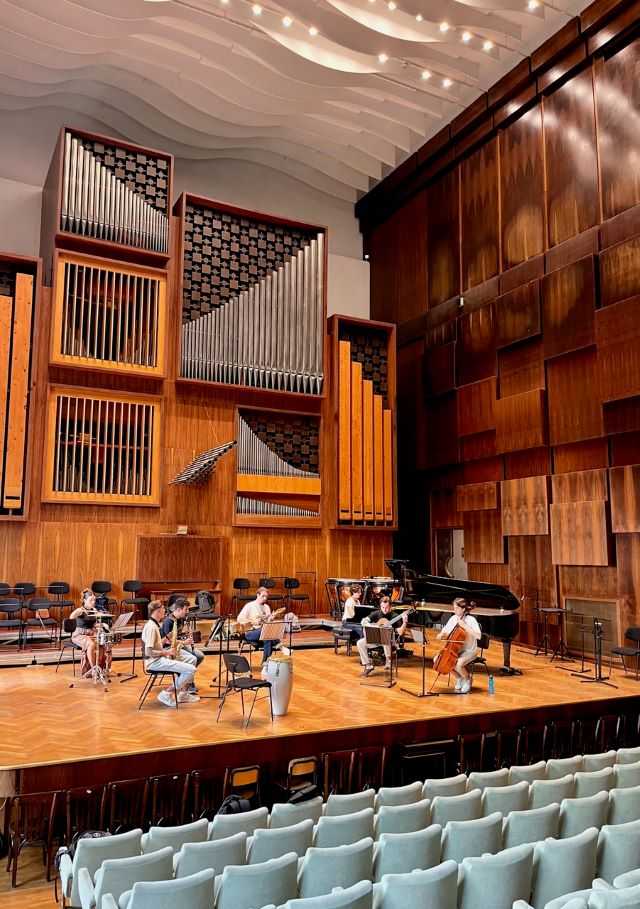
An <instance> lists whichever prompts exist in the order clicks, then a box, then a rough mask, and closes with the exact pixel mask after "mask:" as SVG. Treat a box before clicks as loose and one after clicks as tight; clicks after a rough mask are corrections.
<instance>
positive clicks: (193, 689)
mask: <svg viewBox="0 0 640 909" xmlns="http://www.w3.org/2000/svg"><path fill="white" fill-rule="evenodd" d="M187 691H188V692H189V694H197V693H198V689H197V688H196V686H195V685H189V687H188V688H187Z"/></svg>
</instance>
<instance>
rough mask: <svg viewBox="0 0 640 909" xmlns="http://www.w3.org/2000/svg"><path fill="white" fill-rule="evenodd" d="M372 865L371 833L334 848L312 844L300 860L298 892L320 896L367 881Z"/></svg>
mask: <svg viewBox="0 0 640 909" xmlns="http://www.w3.org/2000/svg"><path fill="white" fill-rule="evenodd" d="M372 866H373V840H372V839H371V837H365V838H364V839H362V840H360V841H359V842H358V843H351V844H349V845H348V846H339V847H337V848H335V847H334V848H327V849H324V848H318V847H316V846H311V847H310V848H309V849H307V851H306V853H305V856H304V858H303V859H302V862H301V864H300V873H299V875H298V887H299V895H300V896H301V897H309V896H322V894H324V893H331V891H332V890H333V889H334V887H351V886H352V885H353V884H357V883H358V881H370V880H371V874H372ZM218 909H220V907H218Z"/></svg>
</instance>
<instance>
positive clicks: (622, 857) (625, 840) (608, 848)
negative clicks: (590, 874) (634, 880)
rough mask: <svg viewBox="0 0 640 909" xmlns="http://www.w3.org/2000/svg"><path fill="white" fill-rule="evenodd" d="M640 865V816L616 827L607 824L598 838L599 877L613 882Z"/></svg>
mask: <svg viewBox="0 0 640 909" xmlns="http://www.w3.org/2000/svg"><path fill="white" fill-rule="evenodd" d="M638 867H640V818H639V819H638V820H635V821H630V822H629V823H628V824H619V825H617V826H615V827H613V826H609V825H605V826H604V827H602V829H601V830H600V835H599V839H598V877H601V878H603V879H604V880H605V881H608V882H609V883H611V882H612V881H613V880H614V878H616V877H618V875H620V874H624V873H625V872H626V871H630V870H631V869H632V868H638Z"/></svg>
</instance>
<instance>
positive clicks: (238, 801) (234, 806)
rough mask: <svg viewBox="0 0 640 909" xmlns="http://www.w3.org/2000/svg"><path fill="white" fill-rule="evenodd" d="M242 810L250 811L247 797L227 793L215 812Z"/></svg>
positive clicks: (225, 812) (236, 811) (239, 812)
mask: <svg viewBox="0 0 640 909" xmlns="http://www.w3.org/2000/svg"><path fill="white" fill-rule="evenodd" d="M243 811H251V802H250V801H249V799H243V798H240V796H239V795H228V796H227V797H226V799H225V800H224V802H223V803H222V805H220V807H219V808H218V811H217V812H216V813H217V814H242V812H243Z"/></svg>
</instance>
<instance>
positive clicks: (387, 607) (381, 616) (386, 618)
mask: <svg viewBox="0 0 640 909" xmlns="http://www.w3.org/2000/svg"><path fill="white" fill-rule="evenodd" d="M390 622H391V598H390V597H387V596H383V597H381V599H380V606H379V607H378V609H374V610H373V612H371V613H369V615H368V616H367V617H366V618H364V619H363V620H362V624H363V625H388V624H390ZM406 627H407V614H406V613H405V614H404V615H403V616H402V619H400V626H399V628H398V630H397V634H398V635H399V636H402V635H403V634H404V632H405V629H406ZM363 635H364V633H363ZM356 646H357V648H358V653H359V654H360V662H361V663H362V666H363V670H362V675H364V676H367V675H371V673H372V672H373V669H374V666H373V663H372V662H371V658H370V656H369V650H370V648H372V647H376V646H377V645H376V644H367V640H366V638H365V637H364V636H363V637H362V638H360V640H359V641H358V643H357V645H356ZM383 650H384V657H385V666H384V668H385V670H390V669H391V646H390V645H384V646H383Z"/></svg>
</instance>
